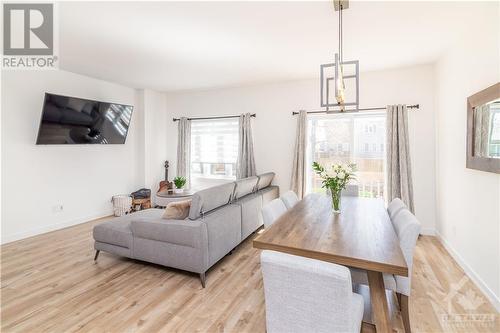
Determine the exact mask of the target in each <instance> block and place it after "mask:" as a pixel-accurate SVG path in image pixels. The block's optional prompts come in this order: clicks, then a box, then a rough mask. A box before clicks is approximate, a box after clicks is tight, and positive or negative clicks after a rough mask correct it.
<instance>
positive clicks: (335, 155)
mask: <svg viewBox="0 0 500 333" xmlns="http://www.w3.org/2000/svg"><path fill="white" fill-rule="evenodd" d="M307 130H308V136H309V137H308V148H307V170H306V172H307V174H306V182H307V192H308V193H311V192H322V191H323V189H322V188H321V179H320V178H319V177H317V176H316V175H315V174H314V172H313V170H312V168H311V165H312V163H313V162H318V163H320V164H322V165H323V166H329V165H331V164H333V163H344V164H347V163H350V162H354V163H356V165H357V168H358V172H357V180H356V182H355V183H354V184H357V185H358V186H359V195H360V196H363V197H383V196H384V192H385V191H384V188H385V133H386V123H385V112H363V113H345V114H338V113H337V114H327V115H311V116H309V119H308V129H307Z"/></svg>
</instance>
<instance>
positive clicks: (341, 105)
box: [320, 0, 359, 112]
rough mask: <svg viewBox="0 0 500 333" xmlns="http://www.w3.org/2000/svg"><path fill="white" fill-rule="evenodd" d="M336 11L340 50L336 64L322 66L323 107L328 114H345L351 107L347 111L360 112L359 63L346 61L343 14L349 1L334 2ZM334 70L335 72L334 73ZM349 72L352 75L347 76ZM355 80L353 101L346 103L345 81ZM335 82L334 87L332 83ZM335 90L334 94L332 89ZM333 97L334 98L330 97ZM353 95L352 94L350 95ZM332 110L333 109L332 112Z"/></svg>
mask: <svg viewBox="0 0 500 333" xmlns="http://www.w3.org/2000/svg"><path fill="white" fill-rule="evenodd" d="M333 4H334V8H335V11H337V12H338V23H339V25H338V49H337V52H336V53H335V57H334V61H335V62H334V63H330V64H323V65H320V78H321V106H322V107H326V111H327V112H344V111H346V110H347V109H346V106H350V109H349V110H347V111H358V108H359V61H357V60H354V61H344V44H343V42H344V40H343V37H344V36H343V18H342V12H343V11H344V10H346V9H347V8H349V1H348V0H333ZM332 69H333V71H332ZM347 70H349V72H350V73H352V74H348V75H345V73H346V72H347ZM351 79H354V80H355V88H354V89H353V90H355V91H354V92H353V93H354V94H355V95H354V98H353V101H350V102H347V101H346V84H345V80H351ZM332 81H333V87H331V82H332ZM332 88H333V94H331V91H330V90H331V89H332ZM331 95H333V97H334V99H333V98H330V96H331ZM350 95H352V94H350ZM330 108H333V110H331V109H330Z"/></svg>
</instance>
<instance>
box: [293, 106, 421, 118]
mask: <svg viewBox="0 0 500 333" xmlns="http://www.w3.org/2000/svg"><path fill="white" fill-rule="evenodd" d="M406 107H407V108H408V109H419V108H420V104H414V105H407V106H406ZM386 109H387V108H386V107H379V108H364V109H358V110H357V111H356V110H354V109H353V110H345V111H340V110H332V111H328V112H326V110H318V111H307V114H312V113H355V112H358V111H375V110H386ZM297 114H299V113H298V112H297V111H293V112H292V115H293V116H295V115H297Z"/></svg>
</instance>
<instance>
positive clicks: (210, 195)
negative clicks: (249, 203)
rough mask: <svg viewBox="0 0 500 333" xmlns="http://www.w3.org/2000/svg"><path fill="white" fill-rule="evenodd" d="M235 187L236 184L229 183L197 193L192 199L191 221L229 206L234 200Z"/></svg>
mask: <svg viewBox="0 0 500 333" xmlns="http://www.w3.org/2000/svg"><path fill="white" fill-rule="evenodd" d="M234 186H235V184H234V183H227V184H222V185H218V186H214V187H210V188H207V189H204V190H201V191H198V192H196V193H195V194H194V195H193V197H192V199H191V209H190V210H189V219H191V220H196V219H197V218H199V217H200V216H201V215H202V214H205V213H208V212H210V211H212V210H214V209H217V208H219V207H221V206H224V205H226V204H228V203H229V202H230V201H231V199H232V196H233V192H234Z"/></svg>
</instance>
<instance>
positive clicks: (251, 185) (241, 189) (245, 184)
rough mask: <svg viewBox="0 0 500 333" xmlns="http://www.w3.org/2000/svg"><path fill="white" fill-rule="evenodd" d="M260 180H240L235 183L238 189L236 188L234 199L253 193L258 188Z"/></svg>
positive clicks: (249, 178) (255, 177) (251, 178)
mask: <svg viewBox="0 0 500 333" xmlns="http://www.w3.org/2000/svg"><path fill="white" fill-rule="evenodd" d="M258 181H259V178H257V176H253V177H248V178H243V179H238V180H237V181H235V182H234V183H235V184H236V187H235V188H234V195H233V199H239V198H241V197H244V196H245V195H247V194H250V193H253V192H254V191H255V190H256V188H257V182H258Z"/></svg>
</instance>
